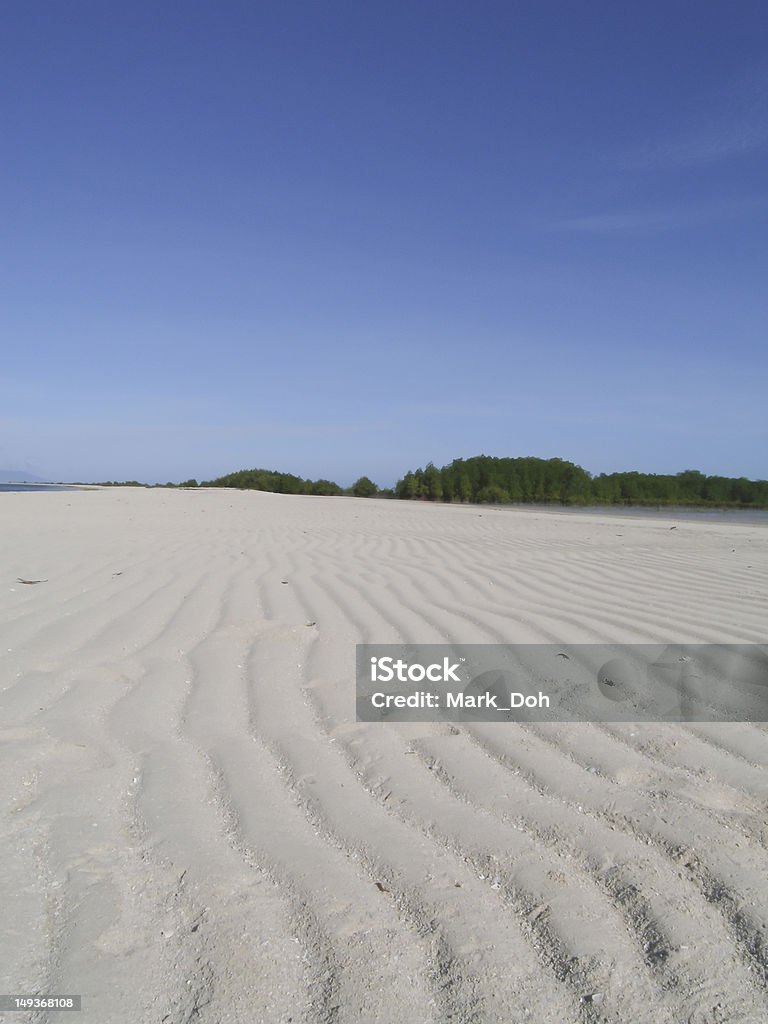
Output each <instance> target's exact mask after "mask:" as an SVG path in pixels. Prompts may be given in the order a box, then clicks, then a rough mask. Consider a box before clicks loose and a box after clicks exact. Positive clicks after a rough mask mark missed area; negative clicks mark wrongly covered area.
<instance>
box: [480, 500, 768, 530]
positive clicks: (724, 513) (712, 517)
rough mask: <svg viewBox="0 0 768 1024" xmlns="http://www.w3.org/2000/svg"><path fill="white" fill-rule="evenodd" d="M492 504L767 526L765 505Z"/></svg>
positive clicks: (544, 509) (572, 512) (767, 515)
mask: <svg viewBox="0 0 768 1024" xmlns="http://www.w3.org/2000/svg"><path fill="white" fill-rule="evenodd" d="M493 507H494V508H522V509H530V510H532V511H536V512H557V513H559V514H563V513H565V514H566V515H569V516H583V515H601V516H617V517H619V518H621V517H622V516H623V517H627V516H631V517H632V518H633V519H637V518H640V519H675V520H682V521H687V522H699V523H745V524H747V525H749V526H756V525H763V526H768V509H759V508H756V509H740V508H678V507H677V506H675V505H669V506H666V507H663V508H661V507H651V508H649V507H648V506H647V505H589V506H585V507H583V508H582V507H578V508H575V507H573V506H568V505H522V504H520V505H513V506H510V505H494V506H493Z"/></svg>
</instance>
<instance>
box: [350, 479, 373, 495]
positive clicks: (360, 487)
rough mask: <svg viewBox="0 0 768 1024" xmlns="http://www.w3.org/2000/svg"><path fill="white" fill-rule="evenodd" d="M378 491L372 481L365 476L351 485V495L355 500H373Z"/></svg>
mask: <svg viewBox="0 0 768 1024" xmlns="http://www.w3.org/2000/svg"><path fill="white" fill-rule="evenodd" d="M378 490H379V488H378V487H377V486H376V484H375V483H374V482H373V480H371V479H369V477H367V476H361V477H360V478H359V479H358V480H355V482H354V483H353V484H352V493H353V494H354V496H355V497H356V498H373V497H374V496H375V495H376V494H377V493H378Z"/></svg>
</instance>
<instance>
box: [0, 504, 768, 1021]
mask: <svg viewBox="0 0 768 1024" xmlns="http://www.w3.org/2000/svg"><path fill="white" fill-rule="evenodd" d="M674 522H675V520H674V517H672V518H671V519H670V520H668V521H667V520H642V519H627V518H612V517H610V516H607V515H605V516H600V515H584V516H572V515H567V514H562V513H553V512H539V511H534V510H516V511H494V510H478V509H476V508H469V507H451V506H439V507H432V506H427V505H420V504H412V503H400V502H385V501H366V500H355V499H339V498H304V497H288V496H280V495H272V494H259V493H253V492H251V493H248V492H245V493H243V492H235V491H215V490H200V491H196V492H195V491H163V490H155V491H144V490H133V489H112V490H102V491H81V492H71V493H59V494H50V493H27V494H13V493H7V494H2V495H0V524H1V527H2V528H1V530H0V546H1V547H2V559H1V560H0V565H1V566H2V577H0V622H1V623H2V642H1V644H0V652H1V653H2V667H3V670H2V676H1V677H0V740H1V741H2V743H0V755H1V756H2V765H1V766H0V768H1V770H0V796H1V798H2V808H1V810H0V813H1V814H2V831H1V836H2V839H1V842H2V847H1V850H0V890H1V893H0V895H1V901H0V906H2V928H1V929H0V974H1V975H2V976H1V977H0V992H6V993H23V992H34V991H42V992H63V993H82V995H83V1007H84V1009H83V1012H82V1013H81V1014H79V1015H77V1016H76V1017H74V1016H73V1017H72V1018H70V1017H69V1016H67V1017H61V1016H60V1015H53V1014H52V1015H50V1017H49V1018H46V1017H45V1016H44V1015H42V1016H37V1017H32V1016H29V1015H25V1014H18V1013H17V1014H10V1013H8V1014H5V1015H3V1014H2V1013H0V1019H4V1020H8V1021H11V1020H13V1021H15V1022H20V1021H27V1020H29V1021H31V1020H35V1021H42V1020H46V1019H50V1020H56V1021H65V1022H69V1021H72V1024H109V1022H121V1024H122V1022H125V1024H150V1022H152V1024H185V1022H199V1024H234V1022H238V1024H241V1022H242V1024H256V1022H265V1024H267V1022H269V1024H273V1022H278V1021H293V1022H297V1024H299V1022H301V1024H347V1022H352V1021H355V1022H363V1024H367V1022H377V1024H378V1022H380V1024H413V1022H425V1024H426V1022H434V1024H438V1022H443V1021H453V1022H458V1024H464V1022H478V1024H481V1022H499V1024H501V1022H504V1024H507V1022H517V1021H526V1022H532V1024H563V1022H571V1021H573V1022H586V1024H597V1022H600V1021H610V1022H617V1024H618V1022H621V1024H645V1022H647V1024H685V1022H687V1024H725V1022H729V1024H731V1022H732V1024H764V1022H765V1021H766V1020H768V996H767V995H766V988H765V977H766V966H767V963H768V957H767V951H768V849H767V848H766V847H767V845H768V830H767V829H766V824H765V822H766V808H767V807H768V788H767V787H766V780H767V778H768V775H766V771H765V766H766V759H767V758H768V732H767V731H766V727H765V726H762V725H748V724H731V725H728V726H713V725H709V726H703V725H699V726H694V725H690V726H679V725H671V724H662V725H642V726H640V725H637V726H635V725H621V726H618V725H605V726H598V725H590V724H584V725H554V724H551V725H546V726H544V725H538V726H537V725H525V726H522V725H517V726H510V725H471V726H456V727H452V726H449V725H447V724H445V723H442V724H435V725H429V724H428V725H418V726H417V725H413V724H410V725H396V724H393V723H390V724H386V725H361V724H356V723H355V722H354V713H355V704H354V653H355V648H354V645H355V643H356V642H360V641H365V642H399V641H408V642H421V643H426V642H449V641H450V642H455V643H483V642H510V643H514V642H578V641H584V642H586V641H605V642H629V641H633V642H638V641H647V642H654V643H661V642H667V641H670V642H680V641H713V642H714V641H718V642H719V641H723V642H738V641H742V642H752V641H755V642H761V643H762V642H765V641H766V617H767V616H766V612H767V611H768V529H766V528H764V527H759V526H744V525H727V526H726V525H711V524H708V523H698V522H685V521H683V520H679V521H677V522H678V528H677V529H676V530H671V529H670V526H671V525H673V523H674ZM19 576H21V577H23V578H26V579H44V580H47V582H45V583H40V584H37V585H33V586H29V585H23V584H20V583H18V582H16V579H17V577H19ZM308 623H313V625H308ZM377 883H378V884H377Z"/></svg>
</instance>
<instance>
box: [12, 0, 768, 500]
mask: <svg viewBox="0 0 768 1024" xmlns="http://www.w3.org/2000/svg"><path fill="white" fill-rule="evenodd" d="M767 44H768V13H767V12H766V7H765V4H764V3H763V2H756V3H744V2H738V0H736V2H731V3H727V4H726V3H724V2H719V3H712V2H706V0H705V2H701V3H692V2H690V0H688V2H685V3H679V2H670V0H665V2H663V3H662V2H649V3H642V4H640V3H634V4H625V3H616V2H615V0H611V2H589V3H587V2H583V3H576V2H561V3H554V2H546V0H532V2H515V3H511V2H508V0H503V2H502V0H500V2H484V0H478V2H473V3H468V2H466V0H462V2H460V3H458V2H450V0H449V2H446V0H436V2H420V0H408V2H402V0H386V2H384V0H382V2H365V3H363V2H360V0H328V2H325V3H318V2H312V3H309V2H291V0H280V2H273V0H262V2H252V0H249V2H242V3H241V2H223V0H217V2H215V3H214V2H185V3H171V2H167V3H165V2H159V3H158V2H152V3H146V2H140V0H133V2H131V3H130V4H128V3H104V2H102V0H98V2H88V3H86V2H82V0H71V2H68V3H60V2H58V0H42V2H39V3H29V2H27V0H11V2H8V3H6V4H4V5H3V27H2V34H1V35H0V119H1V120H0V128H1V131H2V136H1V137H2V150H3V158H2V161H1V162H0V203H1V204H2V238H3V245H2V250H1V252H2V278H1V280H2V294H1V295H0V334H1V336H2V339H3V340H2V362H1V364H0V404H1V407H0V424H2V429H1V430H0V467H8V468H18V467H23V468H25V469H27V470H31V471H33V472H37V473H38V474H39V475H42V476H46V477H52V478H53V479H78V480H93V479H104V478H120V479H123V478H138V479H142V480H149V481H155V480H160V481H165V480H180V479H184V478H186V477H189V476H195V477H198V478H199V479H202V478H208V477H212V476H216V475H219V474H221V473H224V472H229V471H231V470H234V469H239V468H246V467H253V466H263V467H266V468H278V469H283V470H286V471H290V472H295V473H299V474H300V475H302V476H312V477H318V476H323V477H331V478H334V479H337V480H338V481H339V482H340V483H349V482H350V481H351V480H353V479H354V478H356V477H357V476H359V475H360V474H362V473H366V474H368V475H370V476H371V477H373V478H374V479H375V480H377V482H378V483H380V484H382V485H385V484H391V483H392V482H393V481H394V480H395V479H396V478H397V477H398V476H399V475H401V474H402V473H403V472H404V471H405V470H406V469H408V468H413V467H415V466H417V465H423V464H424V463H426V462H427V461H428V460H430V459H431V460H433V461H434V462H435V463H437V464H438V465H440V464H443V463H444V462H447V461H450V460H451V459H452V458H455V457H459V456H465V457H466V456H470V455H474V454H479V453H481V452H483V453H486V454H491V455H538V456H543V457H549V456H555V455H556V456H561V457H563V458H567V459H571V460H573V461H575V462H578V463H580V464H581V465H583V466H584V467H585V468H587V469H588V470H590V471H592V472H599V471H602V470H606V471H610V470H615V469H640V470H645V471H658V472H671V471H678V470H682V469H685V468H689V467H690V468H698V469H701V470H703V471H704V472H709V473H724V474H728V475H746V476H749V477H765V476H766V475H768V466H767V465H766V453H768V414H767V413H766V394H767V393H768V344H767V342H768V331H767V330H766V327H767V322H766V320H767V318H766V301H767V298H768V281H767V277H768V275H767V274H766V257H768V245H767V244H766V241H767V239H768V159H767V158H768V45H767Z"/></svg>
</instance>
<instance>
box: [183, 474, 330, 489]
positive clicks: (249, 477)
mask: <svg viewBox="0 0 768 1024" xmlns="http://www.w3.org/2000/svg"><path fill="white" fill-rule="evenodd" d="M200 486H201V487H238V488H240V489H241V490H250V491H273V492H274V493H276V494H343V493H344V492H343V490H342V489H341V487H339V485H338V484H335V483H334V482H333V481H332V480H304V479H303V478H302V477H300V476H294V475H293V473H278V472H277V470H274V469H241V470H238V471H237V472H236V473H228V474H227V475H226V476H220V477H218V479H216V480H204V481H203V483H201V484H200Z"/></svg>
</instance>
